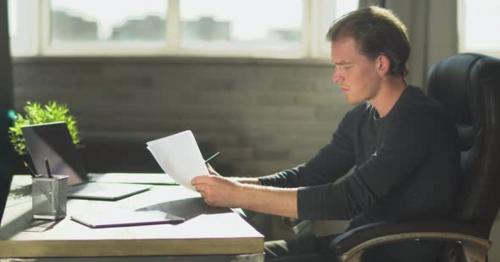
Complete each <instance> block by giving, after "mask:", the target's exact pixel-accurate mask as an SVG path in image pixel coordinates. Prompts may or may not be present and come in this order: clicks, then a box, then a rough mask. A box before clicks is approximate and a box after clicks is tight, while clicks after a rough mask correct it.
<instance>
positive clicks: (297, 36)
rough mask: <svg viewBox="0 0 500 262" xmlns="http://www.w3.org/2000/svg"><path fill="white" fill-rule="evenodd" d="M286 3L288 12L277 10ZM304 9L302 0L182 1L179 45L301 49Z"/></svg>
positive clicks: (275, 49)
mask: <svg viewBox="0 0 500 262" xmlns="http://www.w3.org/2000/svg"><path fill="white" fill-rule="evenodd" d="M284 6H286V15H285V14H283V13H284V12H283V11H281V12H279V13H278V12H277V11H278V10H282V9H283V8H282V7H284ZM214 7H218V8H214ZM302 10H303V6H302V1H301V0H273V1H269V0H252V1H242V0H239V1H238V0H210V1H206V0H182V1H180V17H181V43H180V45H181V47H183V48H184V47H185V48H194V49H218V50H227V49H233V50H252V49H254V50H269V51H287V50H299V49H300V47H301V42H302V40H301V39H302V34H301V31H302V20H303V17H302ZM280 13H281V15H280ZM257 14H258V15H257Z"/></svg>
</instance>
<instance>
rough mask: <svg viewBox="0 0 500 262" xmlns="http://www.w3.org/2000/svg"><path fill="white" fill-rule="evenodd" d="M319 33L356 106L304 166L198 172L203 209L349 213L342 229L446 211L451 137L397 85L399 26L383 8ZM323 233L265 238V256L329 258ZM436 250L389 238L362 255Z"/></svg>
mask: <svg viewBox="0 0 500 262" xmlns="http://www.w3.org/2000/svg"><path fill="white" fill-rule="evenodd" d="M328 38H329V40H330V41H331V58H332V62H333V64H334V66H335V67H334V73H333V76H332V79H333V81H335V82H336V83H337V84H338V85H339V86H340V89H341V91H342V92H343V93H344V94H345V97H346V100H347V102H348V103H349V104H355V105H357V106H355V107H354V109H352V110H351V111H349V112H348V113H347V114H346V115H345V116H344V118H343V119H342V121H341V122H340V124H339V126H338V129H337V130H336V131H335V133H334V134H333V137H332V140H331V142H330V143H329V144H328V145H326V146H324V147H323V148H322V149H321V150H320V151H319V152H318V153H317V154H316V155H315V156H314V157H313V158H312V159H311V160H309V161H308V162H306V163H305V164H304V165H301V166H298V167H296V168H293V169H290V170H285V171H282V172H279V173H276V174H274V175H270V176H265V177H260V178H239V179H227V178H223V177H220V176H216V175H209V176H199V177H196V178H194V179H193V181H192V184H193V185H194V186H195V187H196V189H197V190H198V191H199V192H200V193H201V195H202V196H203V198H204V199H205V201H206V202H207V203H208V204H209V205H213V206H223V207H241V208H245V209H250V210H253V211H257V212H262V213H267V214H274V215H279V216H285V217H292V218H300V219H310V220H327V219H328V220H332V219H350V220H351V222H350V227H349V228H353V227H357V226H360V225H364V224H368V223H372V222H378V221H401V220H418V219H430V218H432V219H438V218H444V217H447V216H448V215H449V213H450V211H451V209H452V202H453V201H452V199H453V197H454V194H455V188H456V185H457V180H458V178H459V175H458V174H459V151H458V138H457V137H458V135H457V133H456V130H455V127H454V126H453V125H452V124H451V122H450V121H448V120H447V119H446V117H445V116H444V113H443V112H442V111H441V109H440V107H439V106H438V104H437V103H436V102H434V101H433V100H431V99H429V98H427V97H426V96H425V95H424V94H423V92H422V91H421V90H420V89H418V88H416V87H412V86H408V85H407V84H406V81H405V75H406V71H407V70H406V62H407V60H408V57H409V54H410V47H409V41H408V37H407V32H406V28H405V26H404V25H403V23H402V22H401V21H400V20H399V19H398V18H397V17H396V16H395V15H394V14H393V13H391V12H390V11H389V10H386V9H382V8H378V7H369V8H364V9H359V10H356V11H353V12H351V13H349V14H347V15H346V16H344V17H342V18H340V20H338V21H337V22H336V23H335V24H334V25H333V26H332V27H331V28H330V30H329V32H328ZM211 173H212V174H216V172H215V171H214V170H211ZM346 174H347V175H346ZM332 238H333V236H330V237H326V238H325V237H324V238H314V237H309V238H305V239H297V240H290V241H280V242H273V243H266V258H267V259H270V260H272V259H274V258H280V259H285V258H289V260H286V259H285V260H280V261H300V260H303V261H310V260H307V259H306V260H304V258H303V257H301V254H305V253H315V254H317V257H319V258H317V259H318V261H334V260H332V257H334V256H335V254H332V251H330V250H329V249H328V242H329V241H330V240H331V239H332ZM439 249H440V245H439V243H429V242H425V241H422V242H412V243H399V244H393V245H390V246H382V247H377V248H374V249H373V250H370V251H368V252H367V253H366V254H365V256H364V257H363V261H384V262H387V261H405V262H407V261H435V260H436V257H437V255H438V253H439ZM294 259H295V260H294Z"/></svg>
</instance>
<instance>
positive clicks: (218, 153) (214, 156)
mask: <svg viewBox="0 0 500 262" xmlns="http://www.w3.org/2000/svg"><path fill="white" fill-rule="evenodd" d="M218 155H220V152H217V153H215V154H213V155H212V156H211V157H209V158H207V160H205V164H208V162H209V161H210V160H212V159H214V158H216V157H217V156H218Z"/></svg>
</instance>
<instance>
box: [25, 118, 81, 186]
mask: <svg viewBox="0 0 500 262" xmlns="http://www.w3.org/2000/svg"><path fill="white" fill-rule="evenodd" d="M22 132H23V136H24V139H25V140H26V147H27V148H28V152H29V155H30V157H31V160H32V161H33V165H34V167H35V169H36V170H35V171H36V172H37V173H38V174H47V170H46V167H45V159H47V160H48V161H49V164H50V170H51V172H52V174H54V175H67V176H68V185H70V186H72V185H76V184H80V183H82V182H86V181H87V180H88V179H87V172H86V171H85V169H84V167H83V164H82V161H81V159H80V156H79V155H78V152H77V151H76V148H75V145H74V144H73V141H72V140H71V137H70V135H69V131H68V127H67V126H66V123H65V122H53V123H47V124H40V125H31V126H25V127H23V128H22Z"/></svg>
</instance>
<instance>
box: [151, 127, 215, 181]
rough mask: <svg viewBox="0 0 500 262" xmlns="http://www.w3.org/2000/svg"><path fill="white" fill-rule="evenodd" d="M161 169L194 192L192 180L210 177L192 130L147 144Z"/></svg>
mask: <svg viewBox="0 0 500 262" xmlns="http://www.w3.org/2000/svg"><path fill="white" fill-rule="evenodd" d="M146 144H147V148H148V149H149V151H150V152H151V153H152V154H153V157H154V158H155V159H156V161H157V162H158V164H159V165H160V167H161V168H162V169H163V171H165V173H167V174H168V175H169V176H170V177H172V178H173V179H174V180H175V181H176V182H177V183H179V184H181V185H183V186H185V187H186V188H189V189H191V190H194V188H193V186H191V180H192V179H193V178H194V177H196V176H201V175H208V170H207V167H206V165H205V161H204V160H203V157H202V155H201V152H200V149H199V148H198V144H197V143H196V140H195V138H194V135H193V133H192V132H191V130H186V131H183V132H180V133H177V134H174V135H171V136H167V137H164V138H160V139H156V140H153V141H149V142H147V143H146Z"/></svg>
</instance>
